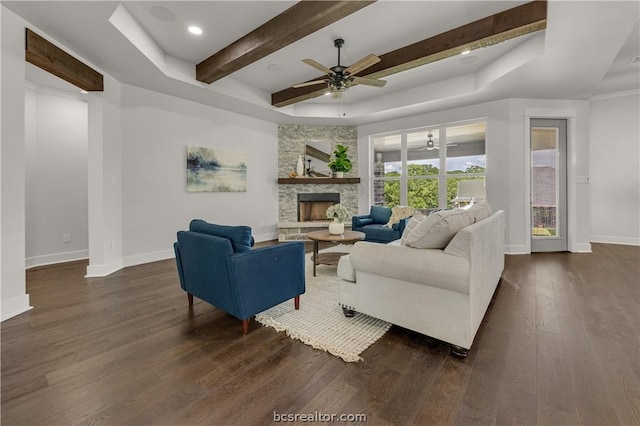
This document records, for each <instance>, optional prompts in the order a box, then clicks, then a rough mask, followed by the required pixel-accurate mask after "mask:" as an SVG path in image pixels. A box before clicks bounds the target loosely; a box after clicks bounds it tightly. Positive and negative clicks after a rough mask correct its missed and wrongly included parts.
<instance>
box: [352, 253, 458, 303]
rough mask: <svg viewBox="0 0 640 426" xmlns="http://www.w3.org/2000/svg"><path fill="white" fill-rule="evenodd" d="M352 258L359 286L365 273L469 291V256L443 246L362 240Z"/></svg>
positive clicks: (452, 289)
mask: <svg viewBox="0 0 640 426" xmlns="http://www.w3.org/2000/svg"><path fill="white" fill-rule="evenodd" d="M349 260H350V262H351V265H352V266H353V269H355V271H356V285H357V284H358V283H359V281H358V280H359V278H358V273H359V272H361V273H366V274H370V275H379V276H383V277H387V278H393V279H396V280H400V281H407V282H411V283H415V284H421V285H427V286H431V287H439V288H443V289H446V290H451V291H456V292H458V293H463V294H469V281H470V279H469V274H470V267H469V261H468V259H465V258H462V257H458V256H451V255H448V254H445V253H444V252H443V251H442V250H439V249H417V248H413V247H406V246H401V245H396V244H376V243H369V242H365V241H359V242H357V243H355V244H354V246H353V248H352V249H351V252H350V253H349Z"/></svg>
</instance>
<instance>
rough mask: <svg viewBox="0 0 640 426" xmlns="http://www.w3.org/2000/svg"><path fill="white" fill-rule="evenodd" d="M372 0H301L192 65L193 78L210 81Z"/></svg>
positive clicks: (355, 10)
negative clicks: (194, 70) (194, 68)
mask: <svg viewBox="0 0 640 426" xmlns="http://www.w3.org/2000/svg"><path fill="white" fill-rule="evenodd" d="M372 3H375V0H373V1H301V2H299V3H296V4H295V5H294V6H292V7H290V8H289V9H287V10H285V11H284V12H282V13H281V14H279V15H278V16H276V17H274V18H273V19H271V20H269V21H267V22H266V23H264V24H263V25H261V26H260V27H258V28H256V29H255V30H253V31H251V32H250V33H249V34H246V35H245V36H243V37H242V38H240V39H238V40H236V41H235V42H233V43H231V44H230V45H229V46H227V47H225V48H224V49H222V50H220V51H219V52H218V53H215V54H214V55H212V56H210V57H209V58H207V59H205V60H204V61H202V62H200V63H199V64H198V65H196V80H198V81H201V82H203V83H213V82H214V81H216V80H219V79H221V78H223V77H226V76H227V75H229V74H231V73H233V72H235V71H238V70H239V69H241V68H244V67H246V66H247V65H249V64H251V63H253V62H255V61H257V60H259V59H262V58H264V57H265V56H267V55H269V54H271V53H273V52H275V51H277V50H280V49H282V48H283V47H285V46H288V45H290V44H291V43H293V42H295V41H298V40H300V39H301V38H303V37H306V36H308V35H309V34H312V33H314V32H316V31H318V30H319V29H321V28H324V27H326V26H327V25H330V24H333V23H334V22H336V21H338V20H340V19H342V18H344V17H345V16H348V15H350V14H352V13H354V12H357V11H358V10H360V9H362V8H363V7H366V6H368V5H370V4H372Z"/></svg>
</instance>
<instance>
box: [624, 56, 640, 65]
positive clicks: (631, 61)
mask: <svg viewBox="0 0 640 426" xmlns="http://www.w3.org/2000/svg"><path fill="white" fill-rule="evenodd" d="M638 62H640V56H636V57H635V58H631V60H630V61H629V63H628V64H627V65H633V64H637V63H638Z"/></svg>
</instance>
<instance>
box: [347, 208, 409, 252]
mask: <svg viewBox="0 0 640 426" xmlns="http://www.w3.org/2000/svg"><path fill="white" fill-rule="evenodd" d="M390 217H391V209H390V208H389V207H384V206H371V210H370V211H369V214H368V215H361V216H353V217H352V218H351V229H352V230H353V231H360V232H364V234H365V238H364V241H371V242H374V243H385V244H386V243H389V242H391V241H395V240H397V239H399V238H400V237H402V233H403V232H404V228H405V226H406V225H407V221H408V220H409V219H401V220H400V222H399V223H394V224H393V225H392V226H391V228H389V227H387V226H385V225H386V224H387V222H389V218H390Z"/></svg>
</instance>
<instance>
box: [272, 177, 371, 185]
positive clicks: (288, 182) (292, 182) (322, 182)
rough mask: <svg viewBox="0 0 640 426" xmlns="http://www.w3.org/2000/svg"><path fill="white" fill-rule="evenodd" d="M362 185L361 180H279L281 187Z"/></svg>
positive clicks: (312, 178)
mask: <svg viewBox="0 0 640 426" xmlns="http://www.w3.org/2000/svg"><path fill="white" fill-rule="evenodd" d="M349 183H360V178H314V177H311V178H294V179H292V178H278V184H281V185H302V184H305V185H306V184H317V185H326V184H338V185H339V184H349Z"/></svg>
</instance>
